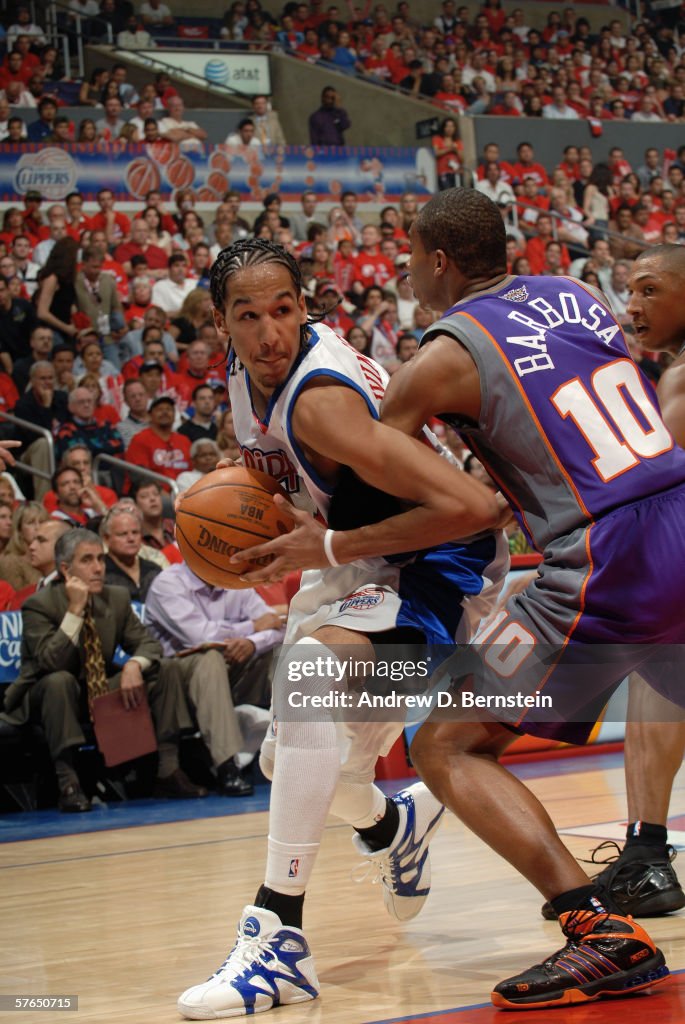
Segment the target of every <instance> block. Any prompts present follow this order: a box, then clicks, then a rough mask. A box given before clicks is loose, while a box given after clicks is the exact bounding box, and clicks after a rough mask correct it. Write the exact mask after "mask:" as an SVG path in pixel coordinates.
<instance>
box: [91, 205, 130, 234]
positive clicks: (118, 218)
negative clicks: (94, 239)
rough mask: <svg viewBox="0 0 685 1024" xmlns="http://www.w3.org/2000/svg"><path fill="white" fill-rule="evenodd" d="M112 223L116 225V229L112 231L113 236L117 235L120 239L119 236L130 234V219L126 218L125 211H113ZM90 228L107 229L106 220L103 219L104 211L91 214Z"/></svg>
mask: <svg viewBox="0 0 685 1024" xmlns="http://www.w3.org/2000/svg"><path fill="white" fill-rule="evenodd" d="M114 223H115V225H116V230H115V232H114V234H115V236H116V235H118V236H119V238H120V239H121V238H123V237H124V235H128V234H130V232H131V221H130V220H129V219H128V217H127V216H126V214H125V213H117V212H116V211H115V212H114ZM90 230H91V231H106V230H107V222H106V221H105V215H104V213H102V212H100V213H95V214H93V216H92V217H91V218H90Z"/></svg>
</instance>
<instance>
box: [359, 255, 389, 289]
mask: <svg viewBox="0 0 685 1024" xmlns="http://www.w3.org/2000/svg"><path fill="white" fill-rule="evenodd" d="M354 268H355V278H354V279H355V281H359V282H360V283H361V284H362V285H363V286H364V288H368V287H369V286H370V285H372V284H375V285H378V286H379V287H380V288H385V286H386V284H387V283H388V281H390V280H392V278H393V277H394V276H395V268H394V266H393V264H392V260H389V259H388V257H387V256H383V255H382V254H381V253H380V252H377V253H369V252H364V251H363V250H362V252H360V253H359V254H358V256H356V257H355V260H354Z"/></svg>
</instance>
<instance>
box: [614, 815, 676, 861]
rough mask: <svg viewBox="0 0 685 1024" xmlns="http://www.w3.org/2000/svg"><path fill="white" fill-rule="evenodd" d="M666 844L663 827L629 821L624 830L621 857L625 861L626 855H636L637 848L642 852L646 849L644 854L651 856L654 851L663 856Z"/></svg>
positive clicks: (664, 827) (666, 836)
mask: <svg viewBox="0 0 685 1024" xmlns="http://www.w3.org/2000/svg"><path fill="white" fill-rule="evenodd" d="M667 842H668V830H667V829H666V826H665V825H653V824H652V823H651V822H649V821H631V822H630V824H629V825H628V828H627V829H626V843H625V846H624V847H623V854H622V857H623V859H625V857H626V854H627V855H629V856H632V855H633V854H635V855H637V853H638V851H637V847H642V848H643V850H644V848H645V847H647V848H648V849H647V851H646V852H649V853H651V854H653V853H654V851H655V849H658V850H660V851H663V852H664V854H665V853H666V843H667Z"/></svg>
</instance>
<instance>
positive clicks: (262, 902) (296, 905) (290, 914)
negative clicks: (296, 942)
mask: <svg viewBox="0 0 685 1024" xmlns="http://www.w3.org/2000/svg"><path fill="white" fill-rule="evenodd" d="M254 905H255V907H261V908H262V910H271V911H272V913H274V914H277V915H278V917H280V919H281V921H282V922H283V924H287V925H289V926H290V927H291V928H301V927H302V908H303V906H304V893H302V895H301V896H286V894H285V893H283V892H274V890H273V889H268V888H267V887H266V886H265V885H261V886H260V887H259V892H258V893H257V896H256V898H255V901H254Z"/></svg>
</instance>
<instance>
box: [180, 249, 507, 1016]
mask: <svg viewBox="0 0 685 1024" xmlns="http://www.w3.org/2000/svg"><path fill="white" fill-rule="evenodd" d="M211 292H212V299H213V303H214V306H215V314H214V316H215V322H216V326H217V329H218V330H219V332H220V333H221V334H223V335H224V336H225V335H228V337H229V340H230V355H229V369H228V379H229V392H230V401H231V409H232V411H233V421H234V427H235V432H236V437H237V439H238V441H239V443H240V445H241V449H242V452H243V461H244V463H245V464H246V465H256V466H258V467H266V466H268V467H270V468H271V469H272V470H273V467H275V466H276V465H279V466H280V469H279V471H278V472H279V479H280V482H281V484H282V486H284V487H285V488H286V490H287V491H288V492H289V494H290V497H291V498H292V499H293V501H294V502H295V503H296V504H298V503H299V504H302V503H305V504H306V505H307V507H308V508H311V506H312V504H313V505H314V507H315V508H316V509H318V511H319V512H320V513H321V515H322V516H324V517H325V518H327V519H328V520H329V522H330V523H331V525H335V523H334V518H333V510H334V507H336V506H337V508H338V511H337V513H336V515H337V516H338V517H339V521H340V522H341V524H342V522H343V520H346V522H347V523H348V524H349V522H350V521H351V518H353V517H358V516H359V513H360V508H363V507H364V506H365V505H370V506H371V507H376V508H377V507H379V504H382V503H384V507H385V510H386V511H384V512H381V513H380V514H381V516H382V517H383V516H387V515H388V514H390V516H391V517H390V518H385V522H384V523H383V526H382V528H380V529H382V532H383V534H385V535H386V536H387V539H386V543H385V545H384V546H383V547H382V548H380V549H379V545H378V543H377V538H376V533H377V531H378V530H379V527H377V526H374V525H366V526H363V527H361V528H358V529H354V530H353V531H352V532H351V533H350V535H349V537H350V538H351V543H348V545H347V547H346V561H349V562H350V563H351V564H348V565H344V566H342V565H340V566H339V565H337V562H336V559H335V558H334V557H333V556H332V554H331V555H330V557H329V558H327V559H325V560H324V561H325V564H326V566H327V568H326V569H325V571H323V572H319V571H316V572H312V573H306V572H305V573H304V575H303V580H302V584H301V587H300V590H299V592H298V594H297V595H296V596H295V597H294V598H293V601H292V602H291V607H290V612H289V616H288V625H287V632H286V643H287V644H290V645H294V648H295V650H298V649H299V656H300V657H301V658H302V657H304V658H306V659H316V658H318V657H323V658H328V657H330V658H332V659H333V660H334V661H335V659H336V650H338V651H339V650H340V646H341V645H344V647H345V650H346V652H349V651H350V649H351V648H353V649H354V650H355V652H358V653H357V654H355V657H356V658H358V659H368V658H369V657H371V658H372V657H373V647H372V641H373V642H376V643H392V642H394V641H406V640H411V641H415V640H417V639H419V638H421V639H425V640H426V641H427V642H428V643H429V644H442V645H450V646H453V644H454V641H455V638H457V637H458V638H459V639H464V640H467V639H468V638H469V635H470V633H471V632H472V631H473V628H474V627H475V626H476V625H477V624H478V622H479V621H480V619H481V617H482V616H483V615H484V614H485V613H487V611H488V609H489V606H490V601H489V598H488V594H489V592H490V593H492V595H493V597H494V596H496V593H497V592H498V591H499V584H500V582H501V578H502V575H503V572H504V571H505V568H506V565H507V563H508V557H507V553H506V551H505V550H504V549H505V547H506V545H505V544H504V541H503V537H502V535H501V533H498V534H495V533H493V532H491V531H492V530H493V528H495V527H496V526H497V525H498V523H499V520H500V517H501V511H500V508H499V506H498V504H497V502H496V500H495V499H494V497H493V494H492V491H491V490H489V489H488V488H486V487H484V486H483V485H481V484H480V483H479V482H477V481H474V480H473V479H472V478H471V477H468V476H467V475H466V474H462V473H457V472H455V470H454V469H453V468H452V467H451V466H450V465H449V463H448V462H447V461H445V460H443V459H442V458H440V457H439V456H438V455H436V454H435V453H434V452H432V451H431V450H430V449H429V448H428V447H427V446H426V445H424V444H421V443H420V442H419V441H416V440H414V439H413V438H409V437H407V436H405V435H403V434H401V433H399V432H398V431H394V430H391V429H390V428H387V427H384V426H383V425H382V424H381V423H380V422H379V419H378V412H379V408H380V403H381V399H382V396H383V391H384V388H385V384H386V382H387V375H386V374H385V372H384V371H383V370H382V369H381V368H380V367H379V366H377V364H375V363H373V362H372V361H371V360H369V359H367V358H366V357H364V356H362V355H361V354H360V353H358V352H357V351H356V350H355V349H353V348H352V347H351V346H348V345H347V344H345V343H342V342H341V341H340V339H339V338H338V337H337V335H335V334H334V333H333V332H332V331H331V330H330V329H329V328H327V327H325V326H323V325H317V326H314V325H312V324H310V323H309V322H308V317H307V307H306V303H305V297H304V294H303V290H302V281H301V277H300V271H299V267H298V265H297V263H296V262H295V261H294V260H293V259H292V257H291V256H290V255H289V254H288V253H286V252H285V250H284V249H282V248H281V247H280V246H276V245H273V244H272V243H270V242H266V241H264V240H261V239H255V240H249V241H244V242H242V241H241V242H236V243H235V244H233V245H232V246H229V247H228V248H227V249H224V250H223V251H222V252H221V253H220V254H219V257H218V258H217V260H216V262H215V264H214V266H213V268H212V273H211ZM388 466H392V467H393V476H392V480H389V479H388V473H387V467H388ZM381 486H382V487H383V488H384V491H385V492H386V493H385V494H380V492H375V491H374V488H378V487H381ZM346 488H347V489H348V490H347V491H346V492H345V493H343V492H344V491H345V489H346ZM388 494H389V495H393V496H395V497H397V498H401V499H404V500H405V501H407V502H409V503H410V505H411V506H412V507H411V508H410V510H409V511H407V512H400V514H398V515H393V514H392V511H391V512H390V513H388V511H387V510H388V508H389V504H390V502H389V499H388V496H387V495H388ZM395 508H396V509H397V510H398V511H399V510H400V506H399V505H398V504H397V503H393V510H394V509H395ZM303 515H305V517H306V518H311V514H310V512H307V513H303ZM393 523H395V524H396V529H393ZM457 523H458V524H459V525H458V528H457V526H456V524H457ZM484 531H487V532H484ZM460 532H461V533H462V534H463V535H464V536H465V537H472V538H475V539H474V540H473V541H472V542H470V543H468V544H465V543H462V544H443V545H442V547H438V548H433V549H431V550H422V551H420V552H418V553H417V554H415V555H414V557H409V556H406V555H405V556H404V558H403V560H401V561H400V563H399V564H393V563H392V562H389V561H385V560H384V559H381V558H379V557H377V555H378V551H379V550H382V552H383V553H384V554H388V555H393V554H397V555H401V554H402V553H404V552H407V551H413V550H414V549H415V548H416V538H417V537H420V538H421V547H422V548H428V546H429V545H433V544H439V543H441V542H443V541H446V540H448V539H449V538H451V537H453V536H455V535H456V534H458V533H460ZM476 535H479V536H476ZM321 543H322V550H323V535H322V541H321ZM329 554H330V553H329ZM491 581H492V582H491ZM400 593H401V595H402V596H400ZM412 594H415V595H417V596H415V597H413V596H412ZM281 682H282V683H284V682H285V680H281ZM306 685H307V692H308V693H311V694H313V695H321V696H323V695H324V694H326V693H328V692H329V689H330V686H331V680H330V679H326V678H325V677H322V678H310V679H308V680H307V684H306ZM278 688H279V676H278V673H277V675H276V678H275V680H274V691H275V692H277V691H278ZM402 725H403V723H401V722H395V723H387V722H384V723H382V722H370V723H366V724H362V723H355V724H354V725H350V726H349V727H343V733H344V734H343V735H341V733H340V726H338V725H337V724H336V721H335V720H334V717H333V714H332V711H327V710H325V709H324V710H322V713H321V717H320V718H318V720H317V721H306V722H297V721H289V720H287V719H286V717H281V719H280V720H279V722H278V729H277V735H276V737H275V741H274V738H273V737H272V739H271V742H270V743H269V742H267V743H266V744H265V747H264V748H263V752H262V758H261V761H260V764H261V765H262V768H263V770H264V771H265V773H266V774H267V775H269V776H272V778H273V784H272V789H271V803H270V812H269V840H268V852H267V865H266V874H265V883H264V885H263V886H262V887H261V888H260V889H259V892H258V894H257V896H256V899H255V901H254V905H251V906H248V907H246V908H245V910H244V912H243V915H242V919H241V922H240V926H239V930H238V939H237V942H236V945H235V946H234V948H233V949H232V950H231V952H230V953H229V955H228V957H227V959H226V961H225V962H224V963H223V964H222V966H221V967H220V968H219V970H218V971H217V972H216V973H215V974H214V975H213V976H212V978H210V979H209V981H207V982H205V983H204V984H202V985H196V986H194V987H193V988H191V989H188V990H187V991H186V992H184V993H183V995H181V997H180V999H179V1002H178V1006H179V1010H180V1011H181V1013H182V1014H184V1015H185V1016H186V1017H188V1018H190V1019H211V1018H213V1017H220V1016H227V1015H229V1014H241V1013H253V1012H259V1011H261V1010H267V1009H270V1008H271V1007H272V1006H276V1005H279V1004H284V1003H295V1002H301V1001H305V1000H309V999H312V998H315V997H316V995H317V994H318V988H319V986H318V981H317V978H316V971H315V967H314V962H313V958H312V955H311V952H310V950H309V947H308V944H307V941H306V939H305V936H304V934H303V932H302V930H301V926H302V909H303V901H304V893H305V889H306V886H307V882H308V879H309V877H310V875H311V871H312V869H313V866H314V861H315V858H316V855H317V852H318V849H319V845H320V841H321V837H322V834H323V830H324V827H325V822H326V818H327V816H328V813H329V811H332V812H333V813H334V814H336V815H338V816H339V817H341V818H342V819H343V820H345V821H347V822H349V823H350V824H351V825H352V826H353V827H354V829H355V830H356V835H355V836H354V839H355V846H356V848H357V850H358V852H359V853H360V854H361V855H362V856H364V857H366V858H367V859H368V860H370V861H371V863H372V864H375V865H376V866H377V867H378V870H379V873H380V876H381V878H382V881H383V884H384V899H385V903H386V906H387V907H388V910H389V911H390V913H391V914H393V915H394V916H395V917H397V918H399V919H400V920H408V919H409V918H411V917H413V916H414V915H415V914H416V913H418V911H419V910H420V908H421V906H422V904H423V902H424V901H425V898H426V896H427V894H428V886H429V868H428V860H427V856H428V842H429V840H430V838H431V836H432V834H433V833H434V831H435V829H436V828H437V826H438V823H439V821H440V817H441V814H442V807H441V805H440V804H439V803H438V802H437V801H436V800H435V799H434V798H433V797H431V795H430V794H429V793H428V791H427V789H426V788H425V786H424V785H423V784H421V783H419V784H417V785H416V786H413V787H411V788H410V789H408V790H405V791H404V792H403V793H400V794H398V796H397V797H395V798H393V799H391V800H389V799H387V798H386V797H385V796H384V795H383V794H382V793H381V791H380V790H379V789H378V788H377V787H376V786H375V785H374V784H373V779H374V768H375V763H376V760H377V757H378V755H379V754H381V753H384V752H387V750H388V749H389V747H390V746H391V745H392V743H393V742H394V740H395V739H396V738H397V736H398V735H399V734H400V733H401V731H402Z"/></svg>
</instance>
